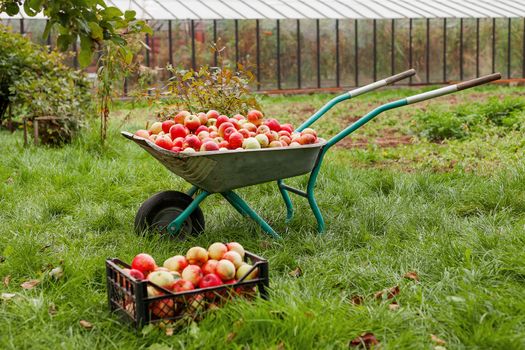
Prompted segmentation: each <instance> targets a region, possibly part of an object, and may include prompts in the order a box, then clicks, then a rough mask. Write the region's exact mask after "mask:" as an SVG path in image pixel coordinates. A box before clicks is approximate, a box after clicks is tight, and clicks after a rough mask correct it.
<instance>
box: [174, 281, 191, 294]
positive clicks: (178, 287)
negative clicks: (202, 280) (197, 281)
mask: <svg viewBox="0 0 525 350" xmlns="http://www.w3.org/2000/svg"><path fill="white" fill-rule="evenodd" d="M193 289H195V286H194V285H193V283H191V282H190V281H187V280H185V279H180V280H176V281H175V282H174V283H173V284H172V285H171V288H170V290H172V291H174V292H176V293H179V292H187V291H189V290H193Z"/></svg>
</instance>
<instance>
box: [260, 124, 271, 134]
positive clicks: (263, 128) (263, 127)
mask: <svg viewBox="0 0 525 350" xmlns="http://www.w3.org/2000/svg"><path fill="white" fill-rule="evenodd" d="M270 131H271V130H270V127H269V126H268V125H261V126H259V127H258V128H257V133H258V134H268V133H270Z"/></svg>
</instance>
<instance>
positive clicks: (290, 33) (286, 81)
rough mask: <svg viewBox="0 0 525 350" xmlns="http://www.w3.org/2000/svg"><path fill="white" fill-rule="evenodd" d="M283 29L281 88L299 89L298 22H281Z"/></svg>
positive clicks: (286, 20)
mask: <svg viewBox="0 0 525 350" xmlns="http://www.w3.org/2000/svg"><path fill="white" fill-rule="evenodd" d="M280 28H281V38H280V39H281V54H280V57H281V87H282V88H283V89H295V88H297V21H296V20H293V19H285V20H281V21H280Z"/></svg>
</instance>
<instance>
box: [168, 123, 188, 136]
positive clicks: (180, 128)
mask: <svg viewBox="0 0 525 350" xmlns="http://www.w3.org/2000/svg"><path fill="white" fill-rule="evenodd" d="M173 123H174V124H173V126H172V127H171V128H170V129H169V134H170V136H171V139H172V140H175V139H176V138H178V137H186V135H188V134H189V130H188V129H187V128H186V127H185V126H184V125H182V124H175V122H173Z"/></svg>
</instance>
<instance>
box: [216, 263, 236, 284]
mask: <svg viewBox="0 0 525 350" xmlns="http://www.w3.org/2000/svg"><path fill="white" fill-rule="evenodd" d="M215 273H216V274H217V276H219V277H220V278H221V280H223V281H228V280H231V279H233V278H234V277H235V265H234V264H233V263H232V262H231V261H230V260H225V259H223V260H220V261H219V262H218V263H217V267H216V268H215Z"/></svg>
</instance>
